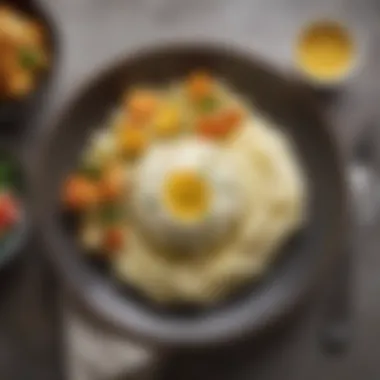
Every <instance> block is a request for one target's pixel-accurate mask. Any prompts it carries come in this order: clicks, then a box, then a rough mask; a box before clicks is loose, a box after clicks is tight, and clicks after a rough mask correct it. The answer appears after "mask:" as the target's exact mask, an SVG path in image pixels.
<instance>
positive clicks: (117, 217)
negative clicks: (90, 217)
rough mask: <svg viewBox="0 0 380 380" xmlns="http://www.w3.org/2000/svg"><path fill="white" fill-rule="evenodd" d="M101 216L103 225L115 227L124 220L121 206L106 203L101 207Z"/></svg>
mask: <svg viewBox="0 0 380 380" xmlns="http://www.w3.org/2000/svg"><path fill="white" fill-rule="evenodd" d="M99 216H100V222H101V223H102V224H103V225H106V226H108V225H114V224H117V223H119V222H120V221H122V220H123V218H124V210H123V208H122V206H121V205H119V204H115V203H106V204H103V205H102V206H101V208H100V213H99Z"/></svg>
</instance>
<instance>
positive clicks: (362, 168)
mask: <svg viewBox="0 0 380 380" xmlns="http://www.w3.org/2000/svg"><path fill="white" fill-rule="evenodd" d="M351 161H352V162H351V164H350V167H349V176H350V184H351V190H352V199H353V201H354V202H353V203H354V205H353V206H354V210H353V212H354V214H353V215H354V217H355V222H356V223H355V224H356V225H357V227H359V228H369V227H370V226H371V225H373V224H374V223H376V221H377V218H378V217H379V215H380V124H379V126H377V125H376V126H371V127H370V128H368V129H367V130H366V131H365V132H364V133H363V135H362V136H361V138H360V140H359V141H358V143H357V145H356V147H355V149H354V154H353V157H352V160H351ZM354 240H355V239H354ZM350 243H351V244H350ZM355 243H356V242H355V241H352V242H348V246H347V248H346V250H347V251H346V252H344V254H343V255H342V258H341V259H340V260H337V263H336V267H335V268H334V270H333V276H334V278H333V281H332V284H331V287H330V289H331V291H330V293H329V295H328V297H327V299H326V302H325V307H324V311H323V319H322V326H321V330H320V332H319V335H320V342H321V347H322V350H323V351H324V352H326V353H329V354H342V353H344V352H345V351H346V350H347V348H348V347H349V343H350V340H351V334H352V327H353V326H352V312H353V310H352V305H351V302H352V292H351V286H352V283H353V276H352V270H353V268H352V251H353V250H354V249H355ZM349 245H351V246H349Z"/></svg>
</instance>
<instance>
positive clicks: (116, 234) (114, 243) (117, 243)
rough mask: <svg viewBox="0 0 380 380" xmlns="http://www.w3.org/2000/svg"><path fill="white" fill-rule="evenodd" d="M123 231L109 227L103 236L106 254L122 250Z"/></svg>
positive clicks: (119, 228)
mask: <svg viewBox="0 0 380 380" xmlns="http://www.w3.org/2000/svg"><path fill="white" fill-rule="evenodd" d="M124 239H125V231H124V230H123V228H122V227H109V228H108V229H107V230H106V231H105V234H104V240H103V247H104V249H106V250H107V251H108V252H115V251H117V250H119V249H120V248H122V246H123V244H124Z"/></svg>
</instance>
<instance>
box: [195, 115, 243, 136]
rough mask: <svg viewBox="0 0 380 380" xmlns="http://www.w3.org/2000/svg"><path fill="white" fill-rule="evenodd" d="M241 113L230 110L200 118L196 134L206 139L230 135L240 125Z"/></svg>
mask: <svg viewBox="0 0 380 380" xmlns="http://www.w3.org/2000/svg"><path fill="white" fill-rule="evenodd" d="M242 119H243V112H242V111H241V110H240V109H237V108H232V109H228V110H225V111H222V112H220V113H218V114H216V115H210V116H209V115H208V116H204V117H202V118H201V119H200V120H199V122H198V126H197V130H198V133H199V134H200V135H201V136H203V137H206V138H211V139H218V138H224V137H227V136H229V135H230V133H232V132H233V131H234V130H235V129H236V128H237V127H238V126H239V125H240V123H241V121H242Z"/></svg>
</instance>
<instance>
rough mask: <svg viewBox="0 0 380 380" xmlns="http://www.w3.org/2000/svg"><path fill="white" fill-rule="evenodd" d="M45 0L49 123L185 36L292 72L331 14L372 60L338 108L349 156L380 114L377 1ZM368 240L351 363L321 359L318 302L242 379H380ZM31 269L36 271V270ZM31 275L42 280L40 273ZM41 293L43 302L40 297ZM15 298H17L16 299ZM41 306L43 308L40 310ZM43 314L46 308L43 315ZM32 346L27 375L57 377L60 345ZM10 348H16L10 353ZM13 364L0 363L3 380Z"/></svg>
mask: <svg viewBox="0 0 380 380" xmlns="http://www.w3.org/2000/svg"><path fill="white" fill-rule="evenodd" d="M40 1H41V2H43V3H45V4H46V6H47V7H49V8H50V9H51V12H52V13H53V14H54V16H55V17H56V19H57V21H58V24H59V27H60V30H61V34H62V42H63V62H62V66H61V70H60V71H61V74H60V76H59V78H58V83H57V87H56V91H55V92H54V93H53V94H52V98H51V99H50V101H51V102H50V103H49V104H50V107H49V110H48V112H47V114H46V115H43V120H48V119H49V114H50V113H52V112H54V110H56V109H57V108H59V107H60V106H61V104H62V102H63V101H64V100H65V99H66V98H67V97H68V96H69V95H70V92H71V91H72V90H73V89H74V88H75V86H76V84H77V83H78V82H79V81H82V80H84V79H85V78H86V77H87V76H88V75H91V73H92V72H93V71H94V70H97V69H98V68H100V67H102V66H103V65H105V64H107V63H108V62H111V61H112V60H113V59H114V58H115V57H117V56H120V55H125V54H126V53H128V52H129V51H132V50H133V49H135V48H137V47H140V46H147V45H152V44H155V43H157V42H160V41H176V40H178V39H182V40H191V41H194V40H195V41H196V40H202V41H204V40H208V41H218V42H227V43H233V44H236V45H238V46H241V47H244V48H248V49H250V50H251V51H252V52H255V53H256V54H258V55H260V56H261V57H263V58H265V59H267V60H268V61H270V62H271V63H272V64H275V65H277V66H278V68H279V69H280V70H285V71H292V70H293V66H292V46H293V45H292V43H293V41H294V38H295V37H296V34H297V31H298V30H299V28H300V27H301V25H302V24H303V23H305V22H307V21H308V20H309V19H311V18H318V17H325V16H329V17H335V18H340V19H342V20H343V21H345V22H347V23H349V25H350V26H351V27H352V28H353V30H355V32H356V33H357V35H358V36H359V39H360V41H361V46H363V47H364V49H363V60H362V63H361V66H360V69H359V71H358V73H357V75H356V77H355V78H353V80H352V82H350V83H349V84H347V86H345V89H344V91H343V92H342V94H341V96H340V97H339V98H338V99H337V101H336V103H335V104H334V107H332V109H331V116H332V118H333V119H334V124H335V125H336V128H337V132H338V133H339V136H340V142H341V144H342V146H343V147H344V148H345V150H346V152H349V150H350V148H351V146H352V145H353V143H354V141H355V137H356V136H357V135H358V134H359V133H360V131H361V130H362V129H363V128H365V127H366V126H368V125H369V123H371V122H373V121H374V120H376V118H377V115H380V114H379V112H378V110H377V108H378V104H377V103H378V101H379V99H380V79H378V74H377V71H378V70H380V43H379V41H380V2H378V1H377V0H318V1H312V0H233V1H232V0H40ZM45 127H46V128H48V127H49V126H48V125H45ZM374 228H376V227H374ZM362 235H363V236H362V240H361V241H362V242H363V245H362V246H360V249H359V250H358V251H357V255H356V256H355V267H356V273H355V274H356V276H355V279H356V282H355V284H356V286H355V294H354V301H355V311H356V314H355V316H356V322H357V330H356V335H355V337H354V341H353V348H352V350H351V352H350V353H349V354H348V355H346V356H345V357H342V358H341V359H337V358H334V359H332V358H325V357H324V356H323V355H322V354H321V352H320V350H319V349H318V346H317V343H316V327H315V326H316V319H317V318H318V312H316V310H317V307H318V306H317V304H318V302H316V306H315V308H314V307H312V308H310V310H308V312H306V313H305V316H304V318H302V321H301V320H300V321H299V323H295V324H294V327H293V328H292V329H291V330H290V331H288V332H287V333H286V334H285V335H286V339H285V338H284V339H281V340H278V344H275V346H274V347H273V346H272V347H271V349H268V350H264V348H263V350H261V349H260V347H256V349H255V350H254V351H253V352H252V355H253V357H252V360H251V361H248V362H247V363H246V368H240V369H239V371H238V372H239V373H238V372H236V374H232V377H231V378H236V379H238V378H241V379H245V378H246V379H251V378H255V379H260V380H261V379H263V380H275V379H279V378H282V379H289V380H305V379H308V380H319V379H322V378H323V379H328V380H330V379H336V380H338V379H339V380H340V379H345V380H357V379H358V378H362V379H366V380H367V379H368V380H370V379H379V378H380V362H379V357H380V343H379V337H380V324H379V322H378V321H379V320H380V302H379V300H378V296H377V294H378V289H380V276H379V275H378V273H379V270H380V257H379V255H378V252H377V250H378V247H379V246H380V240H379V237H375V236H374V235H375V234H373V233H370V231H367V232H366V233H364V234H362ZM29 272H30V273H34V272H33V271H32V270H29V271H28V273H29ZM30 276H34V277H36V275H35V274H34V275H33V274H30ZM19 287H20V288H21V290H20V289H19V290H18V291H17V293H15V296H19V295H20V294H21V295H20V296H23V297H28V298H30V299H31V298H32V297H29V296H28V294H29V292H30V293H33V291H32V290H29V291H28V290H27V288H28V287H27V286H24V287H21V285H20V286H19ZM24 293H26V294H27V295H26V296H25V294H24ZM34 293H35V291H34ZM34 293H33V296H36V294H34ZM11 298H12V297H9V301H7V302H9V303H11ZM38 299H39V298H38ZM30 302H32V301H30ZM39 302H42V301H39ZM37 306H38V305H37ZM37 306H36V305H34V306H33V307H34V308H35V309H37ZM12 307H13V308H11V309H10V310H12V311H13V312H17V311H18V310H19V308H17V307H14V306H12ZM20 310H21V309H20ZM41 313H42V312H41V311H40V312H39V314H38V315H40V314H41ZM8 314H9V318H8V319H11V317H10V315H11V311H9V313H7V315H8ZM36 318H37V317H36ZM20 325H21V326H23V328H24V329H25V334H24V335H22V337H25V336H28V335H27V334H28V331H29V330H28V325H27V323H26V322H25V318H24V319H23V322H22V323H21V322H20ZM4 334H5V335H6V333H4ZM20 334H21V333H20ZM45 334H48V332H45ZM32 335H33V334H32ZM17 336H18V335H17ZM32 338H33V339H32ZM4 341H5V342H6V340H4ZM30 342H38V344H39V345H40V346H41V347H40V346H39V347H40V351H39V352H40V356H41V357H39V358H37V356H38V352H37V351H35V352H33V345H32V344H31V343H30V345H31V347H30V350H29V351H27V352H28V353H29V354H27V355H26V354H25V353H24V356H23V359H22V360H23V363H24V362H25V364H24V366H25V368H28V367H27V365H32V364H33V363H34V366H37V363H38V365H39V366H41V368H40V369H39V371H37V370H33V371H32V369H31V367H30V370H26V371H25V375H26V374H28V373H29V376H26V377H25V378H28V379H34V378H36V379H37V378H38V379H54V378H56V376H57V370H55V369H54V368H53V367H52V360H50V359H49V360H47V358H48V357H49V358H50V356H46V358H45V359H46V363H45V364H46V369H43V368H42V366H43V364H42V363H43V360H44V358H43V357H42V356H43V355H44V354H46V353H47V352H48V351H49V349H50V348H51V347H52V344H53V343H52V341H51V340H49V339H47V338H46V339H42V338H41V337H36V336H34V337H31V338H30ZM20 346H21V344H20ZM17 347H19V346H17ZM0 348H1V347H0ZM20 350H21V349H20ZM3 351H6V347H4V350H3ZM16 354H17V353H15V355H14V356H12V355H11V353H8V356H9V357H10V359H9V360H8V367H10V366H11V364H12V365H13V366H14V365H15V363H16V361H15V359H14V358H16V357H17V355H16ZM32 354H34V355H35V356H33V355H32ZM0 356H1V355H0ZM34 357H35V359H33V358H34ZM255 359H258V360H255ZM4 360H5V359H1V360H0V375H1V371H2V366H1V363H3V362H4ZM12 360H13V362H12ZM18 362H20V360H19V361H18ZM250 367H251V368H250ZM12 368H13V367H12ZM20 371H21V370H19V371H16V370H15V369H12V370H9V371H8V372H4V371H3V372H2V374H3V375H2V376H0V377H1V378H2V379H11V378H12V380H19V379H20V380H21V379H23V377H22V376H21V375H16V374H18V373H19V372H20ZM21 372H22V371H21ZM21 372H20V373H21ZM48 373H49V374H50V375H48ZM9 374H12V375H9ZM9 376H11V377H9Z"/></svg>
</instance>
